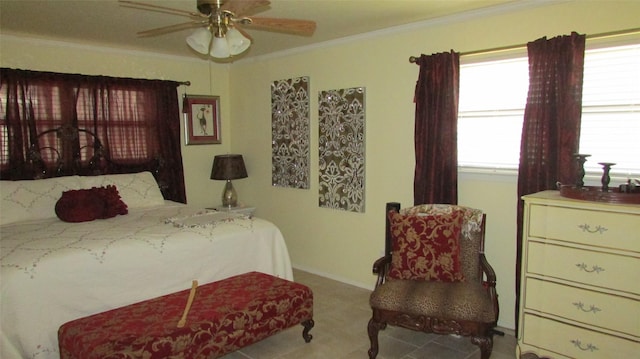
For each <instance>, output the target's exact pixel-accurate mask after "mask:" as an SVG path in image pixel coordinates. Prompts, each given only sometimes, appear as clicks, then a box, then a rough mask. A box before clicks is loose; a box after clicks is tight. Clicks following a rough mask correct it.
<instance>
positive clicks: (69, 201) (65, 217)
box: [55, 189, 106, 222]
mask: <svg viewBox="0 0 640 359" xmlns="http://www.w3.org/2000/svg"><path fill="white" fill-rule="evenodd" d="M105 209H106V202H105V200H104V198H102V196H100V195H99V194H98V193H96V192H95V191H94V190H92V189H78V190H71V191H66V192H63V193H62V197H60V199H59V200H58V202H56V207H55V210H56V215H57V216H58V218H60V219H61V220H62V221H65V222H88V221H93V220H95V219H98V218H102V217H103V216H104V213H105Z"/></svg>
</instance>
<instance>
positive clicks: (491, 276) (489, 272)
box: [480, 253, 496, 288]
mask: <svg viewBox="0 0 640 359" xmlns="http://www.w3.org/2000/svg"><path fill="white" fill-rule="evenodd" d="M480 267H482V273H484V276H485V278H486V280H485V283H486V285H488V286H489V287H494V288H495V287H496V272H495V271H494V270H493V267H492V266H491V264H489V261H488V260H487V257H486V256H485V255H484V253H480Z"/></svg>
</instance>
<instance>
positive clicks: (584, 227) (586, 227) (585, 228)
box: [578, 224, 608, 234]
mask: <svg viewBox="0 0 640 359" xmlns="http://www.w3.org/2000/svg"><path fill="white" fill-rule="evenodd" d="M578 228H580V229H582V231H583V232H587V233H600V234H602V233H604V232H606V231H608V229H607V228H605V227H602V226H600V225H598V226H596V228H594V229H591V226H589V225H588V224H580V225H578Z"/></svg>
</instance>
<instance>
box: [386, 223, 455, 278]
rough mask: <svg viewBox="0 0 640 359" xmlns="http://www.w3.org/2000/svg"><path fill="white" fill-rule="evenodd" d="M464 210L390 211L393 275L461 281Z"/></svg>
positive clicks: (391, 271)
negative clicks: (413, 213) (431, 213)
mask: <svg viewBox="0 0 640 359" xmlns="http://www.w3.org/2000/svg"><path fill="white" fill-rule="evenodd" d="M462 218H463V216H462V213H461V212H460V211H454V212H453V213H451V214H446V215H402V214H399V213H397V212H395V211H390V212H389V220H390V223H391V236H392V253H391V268H390V270H389V277H390V278H395V279H418V280H434V281H440V282H457V281H462V280H464V276H463V274H462V271H461V268H460V244H459V236H460V229H461V227H462Z"/></svg>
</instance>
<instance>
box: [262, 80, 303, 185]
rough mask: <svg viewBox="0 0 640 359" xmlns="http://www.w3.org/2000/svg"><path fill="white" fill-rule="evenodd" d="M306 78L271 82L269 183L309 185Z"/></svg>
mask: <svg viewBox="0 0 640 359" xmlns="http://www.w3.org/2000/svg"><path fill="white" fill-rule="evenodd" d="M309 161H310V159H309V77H297V78H293V79H288V80H279V81H274V82H273V83H272V84H271V184H272V185H273V186H278V187H289V188H303V189H308V188H309Z"/></svg>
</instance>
